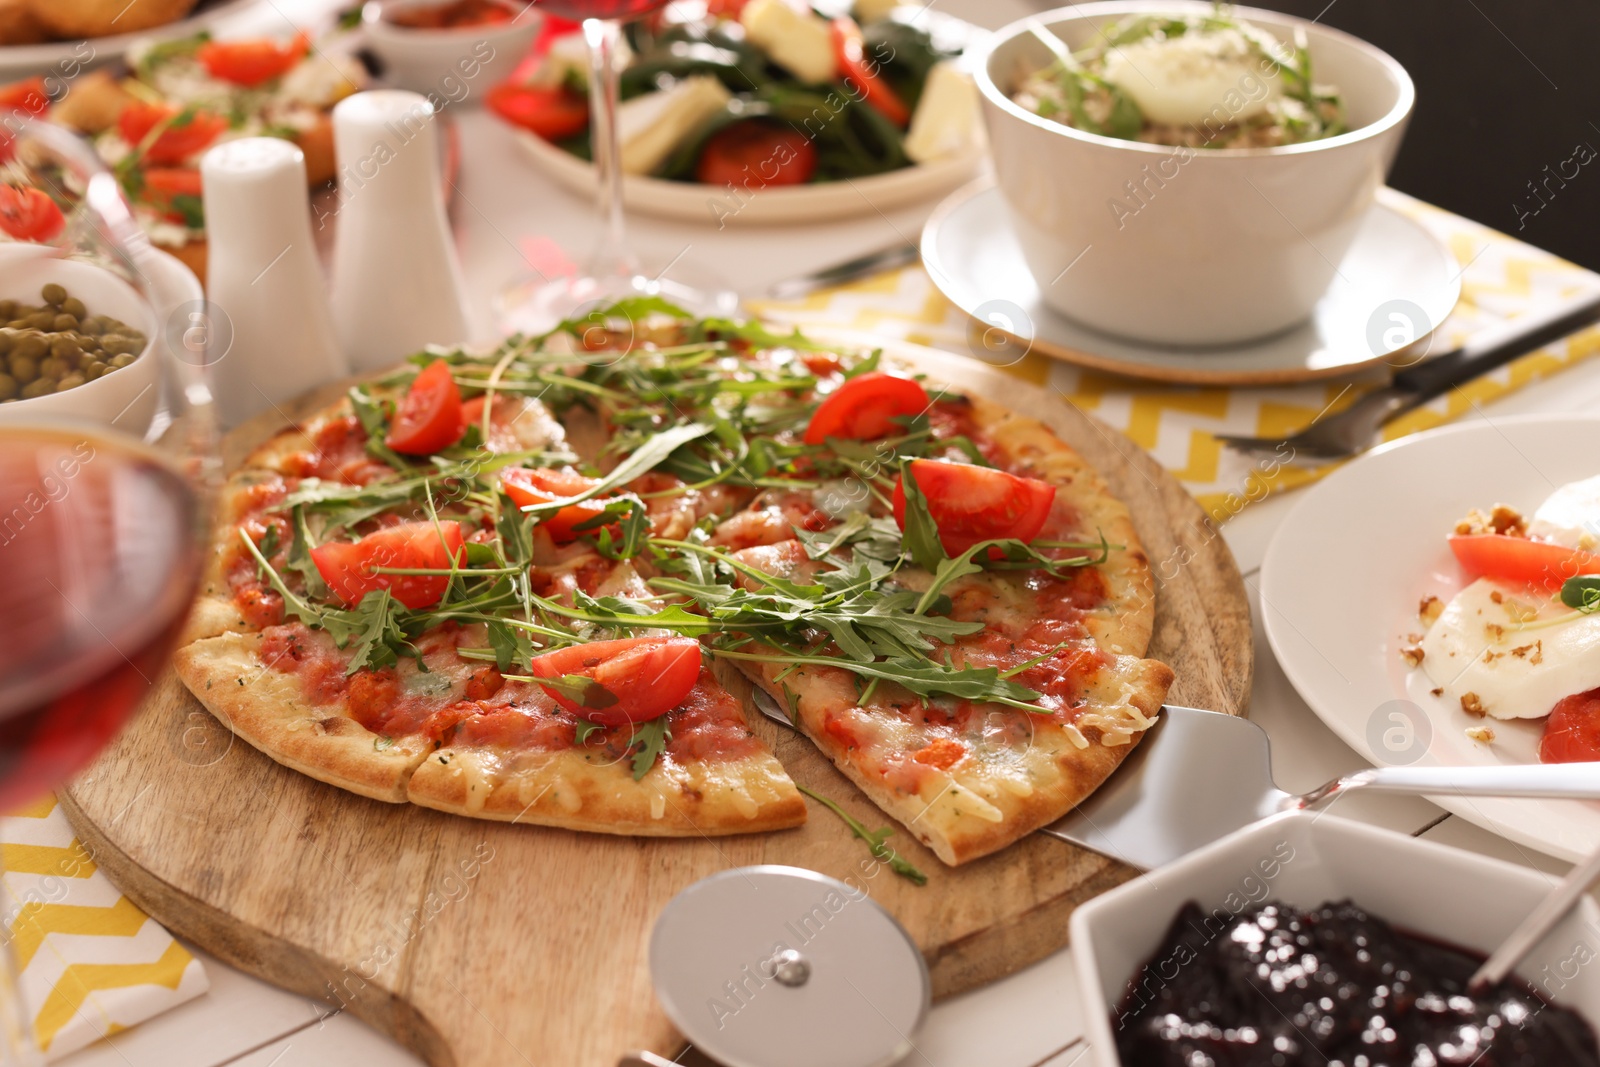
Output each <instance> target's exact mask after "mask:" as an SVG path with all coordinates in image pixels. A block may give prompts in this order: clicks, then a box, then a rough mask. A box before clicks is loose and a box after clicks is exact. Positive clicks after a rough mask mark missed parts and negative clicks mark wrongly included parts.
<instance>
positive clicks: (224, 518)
mask: <svg viewBox="0 0 1600 1067" xmlns="http://www.w3.org/2000/svg"><path fill="white" fill-rule="evenodd" d="M208 566H209V569H208V572H207V574H206V577H205V579H204V585H203V590H202V595H201V597H200V600H199V602H198V603H197V605H196V608H195V611H194V613H193V615H192V617H191V620H190V623H189V632H188V635H187V637H186V638H185V641H184V644H183V646H182V647H181V648H180V650H179V652H178V653H177V655H176V664H177V670H178V674H179V676H180V677H181V678H182V680H183V681H184V682H185V684H186V685H187V686H188V687H189V689H190V690H191V691H192V692H193V693H194V695H195V696H196V697H197V698H198V699H199V700H200V701H201V702H202V703H203V704H205V705H206V707H208V708H209V709H210V710H211V711H212V712H213V713H214V714H216V716H217V717H218V718H219V719H220V720H221V721H223V722H224V723H225V724H227V725H228V726H229V727H230V728H231V729H232V730H234V732H235V733H237V734H238V735H239V736H241V737H243V738H244V739H245V740H247V741H249V742H250V743H251V744H253V745H255V746H256V747H257V748H259V749H261V750H262V751H264V752H265V753H267V754H268V755H270V756H271V757H272V758H274V759H276V760H278V761H279V762H280V763H283V764H285V765H287V766H289V767H292V768H295V769H297V770H300V771H302V772H304V773H306V774H309V775H311V776H313V777H315V778H318V779H320V780H322V781H324V782H328V783H331V784H333V785H337V786H340V787H342V788H345V789H349V790H351V791H353V792H356V793H360V794H362V795H364V796H369V797H373V798H375V799H378V800H383V801H390V802H396V803H400V802H410V803H413V804H418V805H421V806H424V807H429V808H435V809H439V810H442V811H447V812H453V813H457V814H462V815H468V816H474V817H478V818H488V819H501V820H508V821H516V822H524V823H529V824H535V825H545V826H556V827H565V828H569V829H575V830H582V831H593V832H602V833H618V834H639V835H656V836H700V835H716V834H729V833H746V832H753V831H766V830H776V829H780V828H783V827H788V826H794V825H797V824H799V823H801V822H803V821H804V819H805V816H806V806H805V802H804V800H803V799H802V796H801V791H800V790H799V789H798V788H797V787H796V785H795V784H794V783H793V782H792V781H791V779H790V778H789V776H788V774H787V773H786V772H785V770H784V768H783V767H782V765H781V764H780V763H779V762H778V760H777V759H776V757H775V756H774V754H773V751H772V749H771V748H770V746H769V745H768V744H766V743H765V742H764V741H763V740H762V738H761V736H760V735H759V734H758V733H757V732H756V731H753V730H752V729H751V728H750V724H749V721H748V718H747V715H748V713H747V711H746V709H745V707H744V706H743V704H742V702H741V700H740V699H738V698H737V697H736V696H735V693H736V692H739V691H741V690H744V689H745V684H747V683H748V684H753V685H755V686H759V687H760V688H761V689H763V690H765V691H766V693H768V694H769V695H770V696H772V697H773V698H774V699H775V700H776V701H777V702H778V703H779V705H780V706H781V707H783V708H785V709H787V711H788V713H789V716H790V718H791V720H792V722H793V724H794V725H795V727H796V728H798V729H799V730H800V731H802V732H803V733H804V734H805V735H806V736H807V737H808V738H810V740H811V741H812V742H813V743H814V744H815V745H816V746H817V747H818V748H819V749H820V750H821V751H822V752H823V753H825V754H826V755H827V756H828V757H829V759H831V760H832V761H833V763H834V764H835V765H836V766H837V767H838V768H839V770H840V771H841V772H843V774H844V775H845V776H846V777H847V778H848V779H849V780H850V781H852V782H854V783H855V784H856V785H857V786H858V787H859V788H860V789H861V790H862V791H863V792H864V793H865V794H866V795H867V796H868V797H870V798H871V799H872V800H873V801H874V802H875V803H876V804H877V805H878V806H879V807H881V808H882V809H883V810H884V811H885V812H886V813H887V814H889V815H890V816H891V817H893V818H894V819H896V820H897V821H898V822H899V823H900V824H901V825H902V826H903V827H905V828H906V830H907V831H908V832H909V833H911V834H912V835H914V836H915V837H916V838H917V839H918V840H920V841H922V842H923V843H925V844H926V845H927V846H928V847H929V848H930V849H932V850H933V852H934V853H935V854H937V855H938V856H939V858H940V859H942V860H943V861H944V862H946V863H949V864H960V863H964V862H967V861H969V860H972V859H975V858H977V857H979V856H983V855H987V854H989V853H991V852H994V851H996V850H998V849H1000V848H1003V847H1004V846H1006V845H1007V844H1009V843H1011V842H1013V841H1015V840H1017V839H1018V838H1019V837H1021V836H1022V835H1024V834H1027V833H1028V832H1030V831H1032V830H1034V829H1036V828H1038V827H1040V826H1043V825H1045V824H1047V823H1049V822H1051V821H1053V820H1055V819H1057V818H1059V817H1060V816H1062V815H1064V814H1065V813H1066V812H1067V811H1069V810H1070V809H1071V808H1072V807H1073V806H1075V805H1076V804H1077V803H1078V802H1079V801H1081V800H1082V799H1083V798H1084V797H1086V796H1088V795H1089V794H1090V793H1091V792H1092V791H1093V790H1094V789H1095V788H1096V787H1097V786H1098V785H1099V784H1100V783H1101V782H1103V781H1104V780H1105V778H1106V777H1107V776H1108V775H1109V774H1110V773H1111V772H1112V771H1113V770H1114V769H1115V768H1116V767H1117V765H1118V764H1119V763H1120V762H1121V760H1122V759H1124V758H1125V757H1126V755H1127V754H1128V752H1129V751H1131V749H1132V748H1133V746H1134V745H1136V744H1137V743H1138V742H1139V739H1140V738H1141V736H1142V734H1143V732H1144V731H1145V730H1146V729H1148V727H1149V726H1150V725H1152V724H1153V722H1154V721H1155V719H1156V717H1157V715H1158V713H1159V711H1160V707H1161V704H1162V701H1163V699H1164V698H1165V695H1166V691H1167V688H1168V686H1169V685H1170V684H1171V682H1172V678H1173V675H1172V671H1171V670H1170V669H1169V668H1168V667H1167V666H1165V665H1164V664H1161V663H1159V662H1156V661H1154V660H1150V659H1146V658H1144V653H1145V651H1146V648H1147V646H1148V645H1149V642H1150V636H1151V628H1152V625H1153V619H1154V605H1155V590H1154V584H1153V580H1152V576H1151V573H1150V568H1149V565H1148V562H1147V560H1146V558H1145V555H1144V553H1143V551H1142V550H1141V548H1140V546H1139V541H1138V537H1137V534H1136V533H1135V531H1134V528H1133V524H1132V521H1131V519H1130V517H1129V515H1128V512H1127V509H1126V508H1125V507H1124V506H1123V505H1122V504H1121V503H1120V502H1119V501H1117V500H1116V499H1115V497H1113V496H1112V494H1111V493H1110V491H1109V490H1108V488H1107V486H1106V484H1105V483H1104V481H1103V480H1102V479H1101V478H1100V477H1099V475H1098V474H1097V473H1096V472H1095V471H1094V470H1093V469H1092V468H1091V467H1090V466H1088V465H1087V464H1086V463H1085V462H1084V461H1083V459H1082V458H1081V457H1079V456H1078V455H1077V454H1076V453H1075V452H1074V451H1073V450H1072V449H1070V448H1069V447H1068V446H1067V445H1066V444H1064V443H1063V442H1062V441H1061V440H1059V439H1058V438H1057V437H1056V436H1055V435H1054V434H1053V433H1051V432H1050V430H1049V429H1047V428H1046V427H1045V426H1044V425H1042V424H1041V423H1039V422H1037V421H1035V420H1032V419H1029V418H1024V417H1022V416H1020V415H1018V414H1015V413H1013V412H1009V411H1007V410H1006V409H1004V408H1003V407H1001V406H999V405H998V404H996V403H994V402H992V401H990V400H986V399H984V398H982V397H978V396H972V395H967V394H965V393H963V392H962V391H960V390H958V389H955V388H952V387H950V386H946V385H941V384H939V383H936V382H933V381H931V380H929V379H927V378H926V377H924V376H921V375H919V374H918V373H917V372H916V369H915V368H914V367H904V366H898V365H894V364H893V363H891V362H890V361H888V360H886V359H885V358H884V357H883V355H882V353H880V352H866V351H855V350H849V349H841V348H840V347H839V346H830V345H825V344H819V343H815V342H812V341H810V340H808V339H807V338H805V337H804V336H802V335H800V334H799V333H798V332H797V333H794V334H788V335H785V334H778V333H775V332H772V331H771V330H769V329H768V328H767V327H765V326H763V325H762V324H760V323H759V322H742V321H730V320H696V319H693V318H691V317H689V316H688V315H686V314H685V313H683V312H680V311H679V310H677V309H675V308H673V307H671V306H670V305H668V304H665V303H662V302H660V301H657V300H653V299H652V300H645V299H639V300H634V301H624V302H623V303H621V304H619V305H616V306H615V307H613V308H610V309H607V310H604V311H600V312H596V313H595V314H594V315H593V316H591V317H590V318H589V319H587V320H585V321H584V322H582V323H569V324H564V325H563V327H561V328H559V329H557V330H555V331H553V332H552V333H550V334H547V335H545V336H542V337H534V338H523V337H514V338H511V339H509V340H508V341H506V342H505V343H504V344H503V345H502V346H500V348H499V349H497V350H495V351H491V352H476V353H475V352H465V351H430V352H427V353H423V354H419V355H418V356H417V357H414V358H413V359H412V360H411V361H409V362H408V364H407V365H406V366H405V367H403V368H402V369H400V370H397V371H395V372H393V373H392V374H389V375H387V376H384V377H382V378H379V379H376V380H373V381H371V382H367V383H363V384H361V385H359V386H357V387H355V388H353V389H351V390H350V391H349V393H348V394H347V395H346V396H345V397H344V398H343V399H341V400H340V401H339V402H338V403H336V404H333V405H330V406H328V407H326V408H324V409H322V410H320V411H318V412H317V413H316V414H314V415H313V416H312V417H310V418H308V419H307V420H305V421H304V422H303V423H302V424H300V425H297V426H294V427H291V428H289V429H286V430H284V431H282V432H280V433H279V434H277V435H276V436H274V437H272V438H271V439H269V440H268V441H266V442H265V443H264V444H262V445H261V446H260V447H258V448H256V449H255V451H254V452H252V453H251V454H250V455H249V456H248V457H247V458H246V459H245V461H244V462H243V464H242V465H241V466H240V467H239V468H238V469H237V470H236V471H235V472H233V474H232V475H231V476H230V478H229V480H228V482H227V486H226V489H225V492H224V493H223V496H222V500H221V504H220V507H219V509H218V515H217V521H216V532H215V537H214V541H213V546H212V549H211V555H210V560H209V564H208ZM736 683H737V684H736ZM745 691H746V692H747V690H745Z"/></svg>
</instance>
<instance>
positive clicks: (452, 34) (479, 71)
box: [361, 0, 545, 104]
mask: <svg viewBox="0 0 1600 1067" xmlns="http://www.w3.org/2000/svg"><path fill="white" fill-rule="evenodd" d="M361 19H362V26H363V28H364V31H365V37H366V46H367V48H368V49H369V50H370V51H371V53H372V55H373V57H374V58H375V59H376V60H377V65H378V67H379V70H378V76H379V77H380V78H381V79H382V80H383V82H384V83H385V84H387V85H391V86H393V87H394V88H396V89H407V90H410V91H411V92H414V93H422V94H424V95H432V96H434V97H442V98H443V99H445V100H448V101H451V102H458V103H461V104H475V103H477V102H478V101H480V100H482V99H483V98H484V97H485V96H486V94H487V93H488V92H489V90H490V88H491V87H492V86H495V85H498V84H499V83H500V82H503V81H505V80H506V79H507V78H509V77H511V74H512V72H513V71H515V70H516V69H517V65H518V64H519V63H521V62H522V59H523V57H524V56H526V55H527V53H528V46H529V45H531V44H532V43H533V39H534V37H535V36H537V35H538V33H539V30H540V27H542V26H543V25H544V21H545V19H544V13H543V12H541V11H539V10H538V9H537V8H535V7H532V6H530V5H529V4H527V3H524V2H522V0H370V2H369V3H367V4H366V5H364V6H363V7H362V10H361Z"/></svg>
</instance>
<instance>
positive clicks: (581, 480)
mask: <svg viewBox="0 0 1600 1067" xmlns="http://www.w3.org/2000/svg"><path fill="white" fill-rule="evenodd" d="M596 484H598V479H595V478H585V477H584V476H583V475H581V474H579V473H578V472H577V471H561V470H554V469H553V468H550V467H532V468H530V467H508V468H506V469H505V470H502V471H501V472H500V487H501V488H502V489H504V490H505V494H506V496H509V497H510V498H511V499H512V500H513V501H515V502H516V504H517V506H519V507H531V506H532V505H534V504H547V503H549V502H550V501H552V500H561V499H563V498H564V497H569V496H577V495H578V494H579V493H582V492H585V491H587V490H589V489H592V488H594V486H595V485H596ZM615 499H616V497H615V496H606V497H602V498H600V499H597V500H596V499H591V500H584V501H581V502H579V503H577V504H568V505H567V506H566V507H564V508H562V509H561V510H560V511H557V512H556V513H555V514H553V515H546V516H544V517H543V518H541V519H540V520H539V525H540V526H542V527H543V528H544V529H545V530H546V531H547V532H548V533H549V534H550V536H551V537H552V538H553V539H554V540H556V541H557V542H566V541H576V540H577V539H578V537H579V536H580V535H579V532H578V530H577V527H578V526H581V525H582V524H583V523H586V522H588V521H589V520H590V519H593V518H595V517H596V516H599V515H603V514H604V513H605V510H606V504H607V503H609V502H610V501H613V500H615ZM583 532H584V533H592V532H595V531H590V530H585V531H583Z"/></svg>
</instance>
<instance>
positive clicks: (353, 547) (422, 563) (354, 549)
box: [311, 521, 466, 609]
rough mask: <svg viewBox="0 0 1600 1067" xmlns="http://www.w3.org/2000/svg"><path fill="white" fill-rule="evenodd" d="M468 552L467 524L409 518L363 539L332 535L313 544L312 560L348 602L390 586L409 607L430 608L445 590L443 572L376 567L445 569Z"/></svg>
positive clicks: (446, 580)
mask: <svg viewBox="0 0 1600 1067" xmlns="http://www.w3.org/2000/svg"><path fill="white" fill-rule="evenodd" d="M465 558H466V549H465V547H464V546H463V544H462V538H461V527H460V525H459V524H457V523H454V522H448V521H447V522H443V523H440V524H439V525H438V526H435V525H434V524H433V523H431V522H403V523H401V524H399V525H398V526H390V527H387V528H386V529H382V530H379V531H378V532H377V533H370V534H368V535H367V536H365V537H363V538H362V539H361V540H359V541H330V542H328V543H327V544H325V545H318V546H317V547H316V548H313V549H312V550H311V562H312V563H315V564H316V565H317V573H318V574H320V575H322V580H323V581H325V582H327V583H328V588H329V589H330V590H331V591H332V592H333V595H334V596H336V597H338V598H339V599H340V600H341V601H343V602H344V604H345V605H346V606H348V607H355V606H356V605H357V604H359V603H361V598H362V597H364V596H366V595H367V594H368V593H370V592H373V591H374V590H377V589H387V590H389V592H390V593H391V594H392V595H393V596H394V598H395V599H396V600H398V601H400V603H402V604H404V605H405V606H406V607H408V608H413V609H415V608H427V607H432V606H433V605H434V604H437V603H438V602H439V598H440V597H442V596H444V590H445V586H446V585H448V584H449V582H450V579H449V577H447V576H446V575H443V574H374V573H373V572H372V569H373V568H374V567H413V568H422V567H426V568H429V569H435V570H443V569H444V568H446V567H448V566H450V561H451V560H455V561H456V563H457V564H458V565H459V564H460V563H461V562H463V561H464V560H465Z"/></svg>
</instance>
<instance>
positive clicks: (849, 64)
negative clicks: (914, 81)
mask: <svg viewBox="0 0 1600 1067" xmlns="http://www.w3.org/2000/svg"><path fill="white" fill-rule="evenodd" d="M830 28H831V29H832V30H833V54H834V58H835V60H836V61H837V63H838V66H839V72H840V74H841V75H842V77H843V78H844V82H845V84H846V86H848V87H849V88H851V89H854V90H857V91H858V92H859V93H860V94H861V96H862V97H863V98H864V99H865V100H866V102H867V106H868V107H870V108H873V109H874V110H876V111H877V112H878V113H879V114H880V115H882V116H883V117H884V118H886V119H888V120H889V121H890V122H892V123H894V124H895V125H896V126H899V127H901V128H902V129H904V128H905V127H906V126H907V125H909V124H910V122H911V109H910V108H909V107H906V103H905V101H904V100H901V99H900V94H899V93H897V92H895V91H894V89H892V88H891V87H890V86H889V83H888V82H886V81H884V80H883V78H882V77H881V76H880V75H879V74H878V67H879V63H878V61H877V60H876V59H874V58H872V57H870V56H868V55H867V49H866V45H865V43H864V42H863V41H862V40H861V27H860V26H857V25H856V20H855V19H853V18H850V17H849V16H848V15H845V16H841V17H840V18H836V19H834V20H833V22H832V23H830Z"/></svg>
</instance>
